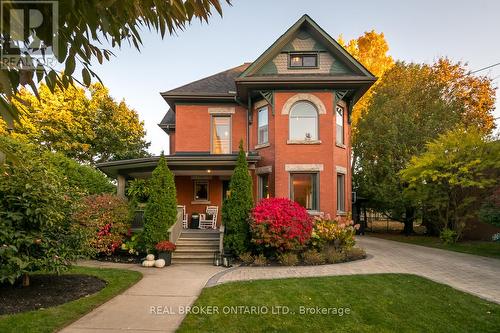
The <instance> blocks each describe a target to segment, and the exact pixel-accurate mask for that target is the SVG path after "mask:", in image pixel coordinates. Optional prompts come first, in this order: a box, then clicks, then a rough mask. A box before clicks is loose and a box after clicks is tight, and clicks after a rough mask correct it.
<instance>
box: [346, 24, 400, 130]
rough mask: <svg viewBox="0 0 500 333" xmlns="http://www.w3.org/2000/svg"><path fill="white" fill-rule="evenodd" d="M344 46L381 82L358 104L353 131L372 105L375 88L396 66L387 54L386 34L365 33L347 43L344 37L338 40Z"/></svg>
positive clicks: (354, 114) (354, 113)
mask: <svg viewBox="0 0 500 333" xmlns="http://www.w3.org/2000/svg"><path fill="white" fill-rule="evenodd" d="M338 42H339V44H340V45H342V46H343V47H344V48H345V49H346V50H347V51H348V52H349V53H350V54H351V55H352V56H353V57H354V58H356V60H358V61H359V62H360V63H361V64H362V65H363V66H365V67H366V69H368V70H369V71H370V72H371V73H372V74H373V75H375V76H376V77H377V78H379V80H378V81H377V82H376V83H375V84H374V85H373V86H372V87H371V88H370V89H369V90H368V91H367V92H366V93H365V95H364V96H363V97H362V98H361V99H360V100H359V101H358V102H357V103H356V105H355V106H354V109H353V113H352V125H353V130H355V129H356V124H357V123H358V120H359V119H360V118H361V116H362V115H363V114H364V113H365V112H366V110H367V109H368V106H369V104H370V101H371V98H372V95H373V90H374V87H376V86H377V85H378V83H379V82H380V78H381V77H382V76H383V75H384V73H385V72H386V71H387V70H388V69H390V68H391V67H392V66H393V65H394V60H393V59H392V57H391V56H390V55H388V54H387V52H388V51H389V45H388V44H387V41H386V40H385V36H384V33H377V32H375V31H374V30H371V31H367V32H365V33H364V34H363V35H362V36H360V37H358V38H356V39H352V40H350V41H349V42H348V43H346V42H345V41H344V39H343V37H342V36H340V37H339V38H338Z"/></svg>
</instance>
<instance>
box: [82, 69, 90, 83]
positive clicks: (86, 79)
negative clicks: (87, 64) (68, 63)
mask: <svg viewBox="0 0 500 333" xmlns="http://www.w3.org/2000/svg"><path fill="white" fill-rule="evenodd" d="M82 79H83V83H84V84H85V86H87V87H88V86H90V83H91V82H92V81H91V78H90V73H89V71H88V69H87V68H83V69H82Z"/></svg>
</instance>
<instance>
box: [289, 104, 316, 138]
mask: <svg viewBox="0 0 500 333" xmlns="http://www.w3.org/2000/svg"><path fill="white" fill-rule="evenodd" d="M289 118H290V133H289V135H290V140H318V111H317V110H316V107H315V106H314V105H313V104H312V103H310V102H306V101H299V102H297V103H295V104H294V105H293V106H292V108H291V110H290V115H289Z"/></svg>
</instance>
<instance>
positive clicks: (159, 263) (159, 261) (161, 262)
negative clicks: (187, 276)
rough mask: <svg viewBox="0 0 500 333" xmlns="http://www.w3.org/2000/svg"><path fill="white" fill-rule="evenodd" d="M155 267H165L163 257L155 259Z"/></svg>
mask: <svg viewBox="0 0 500 333" xmlns="http://www.w3.org/2000/svg"><path fill="white" fill-rule="evenodd" d="M155 267H158V268H162V267H165V260H164V259H157V260H155Z"/></svg>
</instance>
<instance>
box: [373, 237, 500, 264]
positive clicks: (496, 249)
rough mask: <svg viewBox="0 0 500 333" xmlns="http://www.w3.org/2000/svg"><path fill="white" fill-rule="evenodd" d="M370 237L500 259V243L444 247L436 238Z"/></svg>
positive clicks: (466, 243)
mask: <svg viewBox="0 0 500 333" xmlns="http://www.w3.org/2000/svg"><path fill="white" fill-rule="evenodd" d="M370 236H373V237H378V238H383V239H389V240H393V241H397V242H403V243H410V244H415V245H421V246H428V247H435V248H438V249H443V250H448V251H455V252H462V253H469V254H475V255H478V256H483V257H491V258H498V259H500V242H487V241H461V242H458V243H455V244H450V245H445V244H443V243H441V241H440V240H439V238H438V237H429V236H405V235H396V234H378V233H371V234H370Z"/></svg>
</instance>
